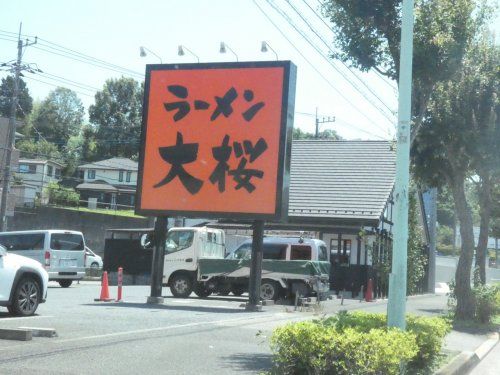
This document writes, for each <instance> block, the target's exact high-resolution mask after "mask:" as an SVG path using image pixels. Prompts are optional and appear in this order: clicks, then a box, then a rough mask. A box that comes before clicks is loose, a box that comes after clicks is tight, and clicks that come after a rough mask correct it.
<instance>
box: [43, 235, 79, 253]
mask: <svg viewBox="0 0 500 375" xmlns="http://www.w3.org/2000/svg"><path fill="white" fill-rule="evenodd" d="M50 248H51V249H52V250H74V251H79V250H83V249H84V246H83V237H82V236H81V235H80V234H73V233H53V234H52V235H51V236H50Z"/></svg>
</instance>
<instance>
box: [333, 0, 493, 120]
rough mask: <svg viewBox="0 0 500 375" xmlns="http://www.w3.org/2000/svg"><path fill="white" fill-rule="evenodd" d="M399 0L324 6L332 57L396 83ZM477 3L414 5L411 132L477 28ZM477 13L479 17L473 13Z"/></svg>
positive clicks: (445, 0) (430, 0)
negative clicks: (332, 35) (331, 35)
mask: <svg viewBox="0 0 500 375" xmlns="http://www.w3.org/2000/svg"><path fill="white" fill-rule="evenodd" d="M401 3H402V1H401V0H371V1H361V0H354V1H353V0H328V1H326V2H324V5H323V12H324V14H325V15H326V16H327V17H328V18H329V19H330V21H331V23H332V25H333V29H334V31H335V32H336V36H337V37H336V39H335V43H336V47H337V52H336V53H334V54H333V57H335V58H339V59H341V60H342V61H344V62H347V63H349V64H351V65H352V66H353V67H355V68H358V69H360V70H361V71H369V70H371V69H373V70H376V71H377V72H379V73H380V74H382V75H384V76H386V77H389V78H390V79H394V80H396V81H399V49H400V40H401ZM478 5H479V0H416V1H415V26H414V36H413V93H412V112H413V115H414V116H413V117H414V129H417V128H418V127H419V126H420V123H421V121H422V119H423V116H424V114H425V111H426V107H427V102H428V100H429V98H430V95H431V93H432V89H433V87H434V85H435V84H436V83H437V82H442V81H445V80H447V79H449V78H450V77H451V76H452V75H453V74H454V73H455V72H456V70H457V69H458V68H459V67H460V64H461V61H462V57H463V55H464V53H465V51H466V49H467V47H468V45H469V43H470V42H471V41H472V39H473V37H474V36H475V35H476V34H477V31H478V29H479V28H480V27H481V26H482V25H483V23H484V18H485V13H486V11H485V10H484V9H483V8H479V7H478ZM478 9H479V11H478Z"/></svg>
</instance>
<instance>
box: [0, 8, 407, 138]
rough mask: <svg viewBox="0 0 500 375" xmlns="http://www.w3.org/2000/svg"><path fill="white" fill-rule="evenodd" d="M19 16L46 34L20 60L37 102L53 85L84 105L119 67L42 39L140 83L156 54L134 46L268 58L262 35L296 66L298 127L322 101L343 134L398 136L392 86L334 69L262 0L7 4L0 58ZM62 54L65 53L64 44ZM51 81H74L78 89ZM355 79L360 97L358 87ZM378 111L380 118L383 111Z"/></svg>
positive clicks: (321, 27) (203, 55) (314, 22)
mask: <svg viewBox="0 0 500 375" xmlns="http://www.w3.org/2000/svg"><path fill="white" fill-rule="evenodd" d="M255 3H257V4H258V5H259V6H260V7H261V8H262V11H261V10H259V8H258V6H257V5H256V4H255ZM273 3H274V4H276V5H277V6H279V7H280V9H282V10H283V11H284V12H286V14H287V15H288V17H289V18H290V20H291V21H292V22H293V23H296V24H297V26H298V27H299V28H300V30H301V31H302V32H303V33H304V34H305V35H307V37H308V38H311V40H312V41H313V43H314V44H315V45H317V47H318V48H319V49H320V51H321V52H323V53H324V54H327V53H328V50H327V47H326V46H325V44H324V43H323V42H322V41H321V39H319V38H318V36H316V35H315V34H314V33H313V32H312V31H311V30H310V28H309V26H308V25H307V24H306V23H305V21H304V20H303V19H301V18H300V17H299V16H298V15H297V13H295V11H294V10H293V8H292V7H291V6H290V5H289V4H288V2H287V1H285V0H275V1H274V2H273ZM290 3H291V4H292V5H293V6H295V7H296V8H297V10H298V11H299V13H300V14H301V15H302V16H303V17H304V18H305V20H306V21H307V23H309V25H311V26H312V27H314V28H315V29H316V31H317V32H318V33H319V35H321V37H322V38H323V39H324V40H325V41H327V42H329V43H330V42H331V41H332V40H333V38H334V35H333V33H332V32H331V31H330V30H329V28H328V27H327V26H326V25H325V24H324V23H323V21H322V20H321V19H320V18H319V17H318V16H317V14H316V13H315V12H314V11H313V10H316V12H318V13H319V11H318V7H319V1H317V0H306V1H303V0H290ZM307 5H310V6H311V8H312V9H313V10H311V9H309V7H308V6H307ZM263 13H265V14H267V16H268V17H269V18H270V19H271V20H272V21H273V22H274V23H275V25H276V26H277V28H278V29H279V30H281V32H280V31H279V30H278V29H277V28H276V27H275V26H274V25H273V24H272V23H271V22H270V21H269V20H268V19H267V18H266V16H265V15H264V14H263ZM20 22H22V23H23V30H22V32H23V34H25V35H29V36H38V37H39V38H42V39H43V40H42V41H40V43H39V44H38V45H36V46H33V47H29V48H28V49H27V50H26V52H25V54H24V57H23V61H24V62H26V63H28V62H29V63H36V64H37V65H38V67H39V68H40V69H42V70H43V71H44V74H37V75H31V74H29V73H25V75H26V82H27V84H28V87H29V90H30V92H31V95H32V96H33V97H34V98H36V99H40V100H41V99H43V98H44V97H45V96H46V95H47V93H48V92H49V91H50V90H52V89H54V88H55V86H57V85H60V86H65V87H68V88H71V89H73V90H75V91H77V92H78V95H79V97H80V98H81V99H82V101H83V103H84V105H85V107H86V108H87V107H88V106H89V105H90V104H92V103H93V95H94V93H95V91H96V90H98V89H101V88H102V85H103V84H104V82H105V80H106V79H108V78H111V77H119V76H121V75H122V74H123V73H122V72H115V71H112V70H107V69H102V68H98V67H96V66H92V65H89V64H86V63H82V62H78V61H74V60H72V59H68V58H67V57H64V56H60V55H57V54H55V53H54V52H56V53H60V52H57V51H55V50H54V49H51V48H50V45H49V44H48V42H52V43H56V44H58V45H61V46H63V47H66V48H70V49H73V50H75V51H78V52H81V53H84V54H86V55H90V56H92V57H95V58H98V59H102V60H104V61H107V62H109V63H113V64H116V65H118V66H120V67H124V68H127V69H130V70H131V71H135V72H137V73H138V74H139V75H133V77H134V78H136V79H138V80H142V79H143V77H141V76H140V74H143V73H144V70H145V64H146V63H157V62H158V59H157V58H156V57H155V56H153V55H149V56H147V57H145V58H141V57H140V56H139V46H145V47H147V48H149V49H150V50H152V51H154V52H155V53H156V54H158V55H160V56H161V58H162V60H163V62H167V63H182V62H196V60H195V58H194V57H192V56H190V55H189V54H186V55H185V56H178V55H177V47H178V45H179V44H183V45H185V46H187V47H188V48H189V49H191V50H192V51H193V52H195V53H196V54H197V55H198V56H199V58H200V61H201V62H215V61H234V60H235V57H234V55H232V54H231V53H230V52H229V51H228V53H227V54H225V55H223V54H220V53H219V43H220V42H221V41H224V42H226V43H227V45H228V46H229V47H230V48H232V49H233V50H234V51H235V52H236V53H237V55H238V57H239V60H240V61H249V60H267V59H269V60H273V59H275V57H274V54H273V53H272V52H268V53H262V52H261V51H260V44H261V41H263V40H265V41H267V42H268V43H269V44H270V46H271V47H272V48H273V49H274V50H275V51H276V53H277V54H278V57H279V59H280V60H291V61H293V62H294V63H295V64H296V65H297V71H298V82H297V95H296V108H295V109H296V115H295V126H298V127H300V128H302V129H303V130H306V131H310V132H313V131H314V113H315V110H316V107H318V111H319V113H320V115H325V116H335V117H336V119H337V121H336V122H335V123H333V124H326V125H324V126H323V127H322V129H324V128H333V129H335V130H337V131H338V132H339V134H340V135H342V136H344V137H345V138H348V139H351V138H362V139H380V138H385V139H389V138H392V135H393V134H394V124H395V118H394V116H391V114H390V112H389V110H392V111H395V110H396V108H397V97H396V91H395V89H394V83H391V82H388V81H384V80H382V79H381V78H380V77H378V76H376V75H374V74H365V73H360V72H355V74H356V75H357V76H358V77H359V78H360V79H361V80H358V79H357V78H356V77H355V75H354V74H353V73H351V72H349V71H348V70H347V69H346V68H345V67H344V66H342V64H341V63H340V62H337V63H335V66H336V67H337V69H338V70H336V69H334V68H333V67H332V66H331V65H330V63H329V62H328V61H327V59H325V58H324V57H322V55H321V54H320V53H318V52H317V51H316V50H315V49H314V48H313V47H311V46H310V45H309V44H308V43H307V42H306V40H305V39H304V38H303V36H301V35H300V34H299V33H298V32H297V31H296V30H295V29H294V28H293V27H292V26H291V25H290V24H289V22H288V21H287V20H285V19H284V18H283V17H282V16H281V15H280V14H279V13H277V12H276V10H275V9H273V8H272V7H271V6H270V5H269V3H268V2H267V1H265V0H256V1H255V2H254V1H252V0H211V1H208V0H170V1H147V0H144V1H129V0H121V1H116V0H106V1H103V0H86V1H62V0H46V1H27V0H16V1H10V2H3V4H2V11H1V13H0V25H1V27H0V29H1V30H2V31H1V32H0V62H5V61H9V60H12V59H15V58H16V44H15V42H13V41H12V40H5V39H12V37H11V35H12V34H6V33H5V31H7V32H11V33H16V32H17V31H18V28H19V23H20ZM283 34H284V35H285V36H286V37H287V38H288V39H289V40H287V39H286V38H285V37H284V36H283ZM290 42H291V43H290ZM294 46H295V47H296V48H294ZM52 47H54V46H53V45H52ZM42 49H43V50H42ZM297 50H298V51H300V53H299V52H297ZM48 51H52V52H53V53H49V52H48ZM63 54H64V55H66V54H67V51H65V52H64V53H63ZM301 54H302V55H301ZM306 59H307V60H309V62H307V61H306ZM0 75H1V76H2V77H3V76H5V73H4V72H0ZM124 75H128V74H124ZM54 76H57V77H59V78H56V77H54ZM345 77H348V80H346V78H345ZM51 78H56V79H58V80H60V79H61V78H64V79H66V80H72V81H75V82H77V83H78V84H79V86H74V85H72V84H70V82H68V81H64V82H58V81H55V80H53V79H51ZM34 79H37V80H41V81H44V82H46V83H40V82H37V81H35V80H34ZM361 81H363V83H361ZM352 82H354V83H355V85H356V86H358V87H359V89H360V90H361V91H362V92H363V93H364V94H361V93H360V92H359V91H358V90H356V89H355V88H354V86H353V84H352ZM47 83H50V84H53V85H55V86H51V85H49V84H47ZM365 85H367V86H368V87H369V88H370V90H371V91H373V92H375V93H376V95H377V97H378V98H376V97H375V96H373V95H372V94H371V93H370V92H369V90H368V88H367V87H366V86H365ZM364 96H366V97H367V98H368V100H367V99H366V98H365V97H364ZM371 103H374V104H375V106H374V105H372V104H371ZM386 106H387V107H388V108H389V109H388V108H387V107H386ZM382 108H383V110H384V111H385V112H386V113H387V114H386V116H384V115H382V113H381V109H382ZM387 117H389V118H392V119H393V120H390V119H388V118H387Z"/></svg>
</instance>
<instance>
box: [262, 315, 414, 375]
mask: <svg viewBox="0 0 500 375" xmlns="http://www.w3.org/2000/svg"><path fill="white" fill-rule="evenodd" d="M271 348H272V350H273V353H274V364H275V370H276V372H278V373H279V374H346V375H347V374H398V373H399V371H400V362H401V361H402V362H406V361H408V360H410V359H411V358H413V357H414V356H415V355H416V353H417V350H418V348H417V344H416V340H415V335H414V334H412V333H411V332H402V331H400V330H398V329H389V330H386V329H372V330H370V331H369V332H368V333H364V332H359V331H357V330H355V329H353V328H346V329H345V330H344V331H338V330H337V329H336V328H335V327H334V326H325V325H323V324H318V322H300V323H292V324H288V325H286V326H284V327H280V328H277V329H276V330H275V331H274V333H273V336H272V338H271Z"/></svg>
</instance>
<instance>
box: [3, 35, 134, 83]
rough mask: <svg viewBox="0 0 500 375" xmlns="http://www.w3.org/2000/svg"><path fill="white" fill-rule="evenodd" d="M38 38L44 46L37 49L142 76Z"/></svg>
mask: <svg viewBox="0 0 500 375" xmlns="http://www.w3.org/2000/svg"><path fill="white" fill-rule="evenodd" d="M1 34H4V36H7V37H12V35H16V34H15V33H12V32H10V31H6V30H0V35H1ZM24 36H26V37H31V36H30V35H25V34H23V37H24ZM38 40H39V41H40V42H41V43H40V44H39V45H41V46H42V47H44V48H40V47H37V49H39V50H41V51H44V52H48V53H52V54H56V55H59V56H62V57H66V58H70V59H73V60H76V61H80V62H83V63H87V64H90V65H94V66H97V67H99V68H102V69H108V70H111V71H114V72H117V73H121V74H124V75H129V76H130V75H133V76H136V77H139V78H144V74H142V73H139V72H136V71H134V70H131V69H128V68H125V67H122V66H119V65H116V64H113V63H109V62H107V61H105V60H102V59H98V58H96V57H93V56H90V55H87V54H84V53H82V52H78V51H76V50H73V49H71V48H67V47H64V46H62V45H60V44H57V43H54V42H51V41H49V40H47V39H43V38H38ZM45 48H48V49H49V50H47V49H45Z"/></svg>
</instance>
